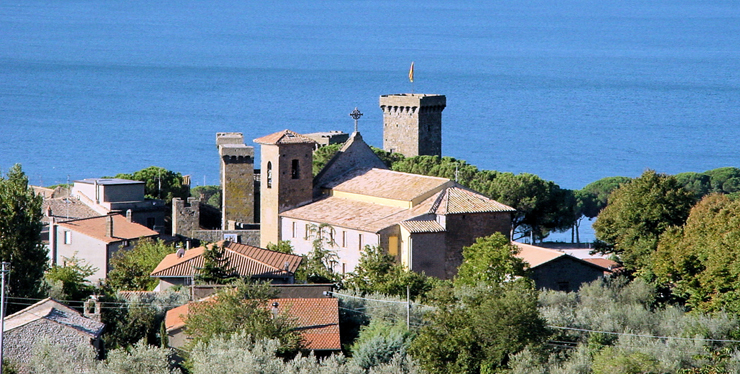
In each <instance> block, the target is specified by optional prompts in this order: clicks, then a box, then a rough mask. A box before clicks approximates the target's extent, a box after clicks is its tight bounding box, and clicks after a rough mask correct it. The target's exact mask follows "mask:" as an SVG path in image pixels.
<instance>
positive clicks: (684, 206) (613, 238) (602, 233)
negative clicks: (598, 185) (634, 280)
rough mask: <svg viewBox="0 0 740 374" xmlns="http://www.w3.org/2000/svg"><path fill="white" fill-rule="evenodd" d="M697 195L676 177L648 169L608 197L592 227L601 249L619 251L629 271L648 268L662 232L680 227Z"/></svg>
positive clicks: (619, 255)
mask: <svg viewBox="0 0 740 374" xmlns="http://www.w3.org/2000/svg"><path fill="white" fill-rule="evenodd" d="M694 201H695V200H694V195H693V194H692V193H691V192H690V191H688V190H686V189H685V188H684V187H683V186H681V185H680V184H679V183H678V181H677V180H676V178H675V177H673V176H669V175H665V174H658V173H656V172H655V171H653V170H647V171H645V172H644V173H643V174H642V175H641V176H640V177H639V178H636V179H633V180H631V181H629V182H627V183H624V184H622V185H621V186H620V187H618V188H617V189H616V190H614V192H613V193H612V194H611V195H610V196H609V205H607V206H606V208H604V210H602V211H601V214H599V218H598V219H597V220H596V222H595V223H594V225H593V227H594V230H595V231H596V238H597V239H599V240H601V241H602V242H604V243H605V247H603V248H602V250H603V251H604V252H606V253H614V254H616V255H617V256H618V257H619V259H620V260H621V262H622V263H623V264H624V266H625V268H626V269H627V270H630V271H640V270H643V269H646V270H647V267H648V265H649V259H650V256H651V255H652V253H653V252H654V251H655V250H656V249H657V247H658V239H659V237H660V235H661V234H662V233H663V232H665V231H666V230H667V229H668V228H669V227H671V226H681V225H683V223H684V222H685V221H686V218H687V217H688V215H689V211H690V209H691V206H692V205H693V204H694Z"/></svg>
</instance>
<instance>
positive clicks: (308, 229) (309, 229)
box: [303, 223, 311, 240]
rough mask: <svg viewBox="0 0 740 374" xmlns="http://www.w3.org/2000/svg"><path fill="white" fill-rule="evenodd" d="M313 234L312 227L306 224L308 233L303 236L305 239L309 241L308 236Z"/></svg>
mask: <svg viewBox="0 0 740 374" xmlns="http://www.w3.org/2000/svg"><path fill="white" fill-rule="evenodd" d="M310 232H311V225H309V224H308V223H307V224H306V233H305V235H303V239H305V240H308V234H309V233H310Z"/></svg>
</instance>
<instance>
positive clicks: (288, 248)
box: [267, 240, 295, 255]
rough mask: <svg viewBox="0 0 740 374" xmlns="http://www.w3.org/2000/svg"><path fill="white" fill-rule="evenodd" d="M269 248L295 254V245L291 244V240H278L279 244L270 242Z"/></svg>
mask: <svg viewBox="0 0 740 374" xmlns="http://www.w3.org/2000/svg"><path fill="white" fill-rule="evenodd" d="M267 249H268V250H270V251H275V252H280V253H287V254H289V255H292V254H295V250H294V249H293V245H292V244H290V240H278V243H277V244H273V243H268V244H267Z"/></svg>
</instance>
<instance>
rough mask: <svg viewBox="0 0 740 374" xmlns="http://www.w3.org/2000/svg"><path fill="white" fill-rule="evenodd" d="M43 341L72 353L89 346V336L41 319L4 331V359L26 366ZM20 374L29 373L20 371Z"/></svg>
mask: <svg viewBox="0 0 740 374" xmlns="http://www.w3.org/2000/svg"><path fill="white" fill-rule="evenodd" d="M43 339H48V340H49V341H50V342H51V343H52V344H57V345H61V346H63V347H64V348H65V351H72V350H75V349H77V347H78V346H79V345H81V344H90V340H91V336H90V335H88V334H84V333H82V332H80V331H78V330H76V329H74V328H72V327H68V326H65V325H62V324H60V323H56V322H52V321H49V320H46V319H44V318H41V319H38V320H36V321H33V322H30V323H27V324H25V325H23V326H19V327H17V328H15V329H12V330H8V331H5V336H4V342H3V345H4V354H5V359H6V360H8V361H10V362H12V363H15V364H19V365H25V364H28V363H29V362H30V359H31V356H32V355H33V349H34V347H35V346H36V344H37V343H38V342H40V341H41V340H43ZM96 341H97V339H96ZM21 372H23V373H28V372H30V371H28V370H24V369H22V370H21Z"/></svg>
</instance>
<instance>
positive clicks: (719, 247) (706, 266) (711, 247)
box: [653, 194, 740, 314]
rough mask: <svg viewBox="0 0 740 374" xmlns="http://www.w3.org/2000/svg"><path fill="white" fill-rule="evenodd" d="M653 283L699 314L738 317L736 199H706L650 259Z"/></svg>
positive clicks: (739, 219)
mask: <svg viewBox="0 0 740 374" xmlns="http://www.w3.org/2000/svg"><path fill="white" fill-rule="evenodd" d="M653 271H654V272H655V274H656V276H657V278H658V282H659V283H661V284H664V285H667V286H668V287H669V289H671V291H672V292H673V293H674V294H675V295H676V296H678V297H679V298H683V299H686V303H687V304H688V305H689V306H690V307H692V308H695V309H699V310H702V311H710V312H712V311H719V310H727V311H731V312H733V313H736V314H740V200H733V199H730V198H729V197H727V196H726V195H718V194H712V195H708V196H706V197H705V198H704V199H702V201H700V202H699V203H698V204H696V206H694V208H693V209H692V210H691V214H690V215H689V218H688V219H687V221H686V224H685V225H684V226H683V227H681V228H678V227H677V228H673V229H672V230H668V231H667V232H666V233H665V234H664V235H663V236H662V237H661V239H660V245H659V246H658V250H657V252H656V253H655V255H654V259H653Z"/></svg>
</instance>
